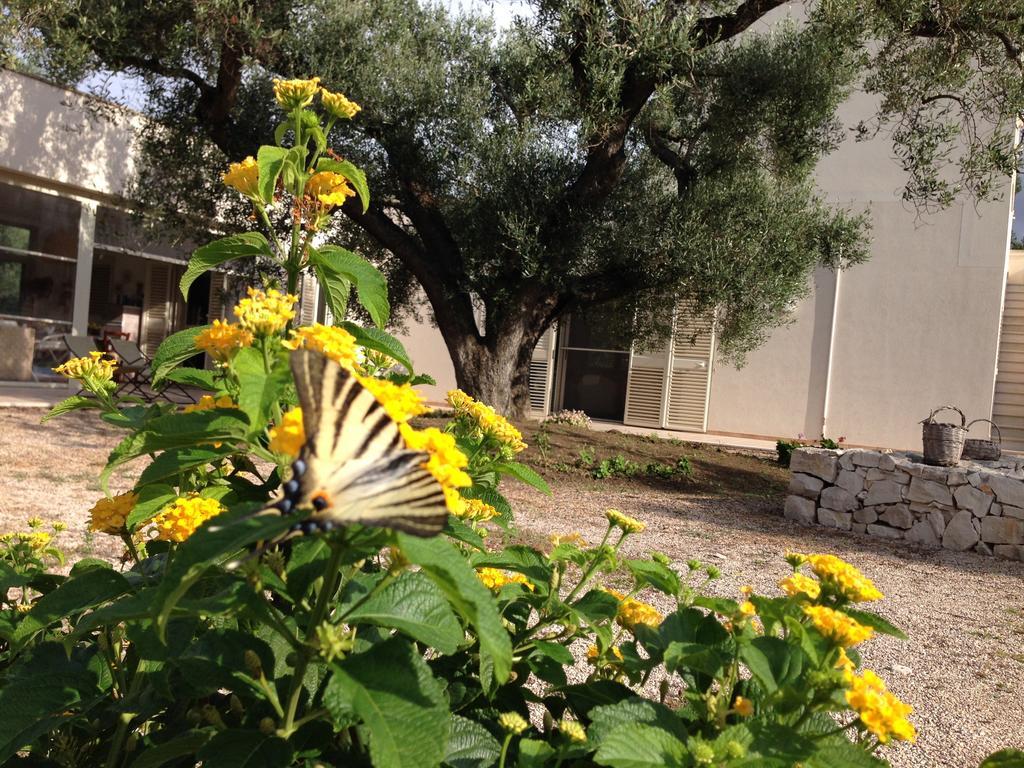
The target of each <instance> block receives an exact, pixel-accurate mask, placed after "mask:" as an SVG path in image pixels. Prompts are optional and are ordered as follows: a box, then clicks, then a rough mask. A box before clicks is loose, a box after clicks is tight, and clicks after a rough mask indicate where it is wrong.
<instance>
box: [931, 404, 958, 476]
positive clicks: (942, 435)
mask: <svg viewBox="0 0 1024 768" xmlns="http://www.w3.org/2000/svg"><path fill="white" fill-rule="evenodd" d="M939 411H956V412H957V413H959V414H960V426H959V427H958V426H957V425H956V424H943V423H940V422H937V421H935V414H936V413H938V412H939ZM966 422H967V418H966V417H965V416H964V412H963V411H961V410H960V409H959V408H957V407H956V406H955V405H943V406H941V407H939V408H936V409H935V410H934V411H932V412H931V413H930V414H928V418H927V419H925V420H924V421H922V422H921V425H922V429H921V432H922V438H923V440H924V463H925V464H933V465H935V466H938V467H955V466H956V465H957V464H958V463H959V462H960V454H961V453H962V452H963V450H964V440H965V439H966V437H967V429H966V427H965V426H964V425H965V424H966Z"/></svg>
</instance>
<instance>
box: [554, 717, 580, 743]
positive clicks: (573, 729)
mask: <svg viewBox="0 0 1024 768" xmlns="http://www.w3.org/2000/svg"><path fill="white" fill-rule="evenodd" d="M558 730H560V731H561V732H562V733H563V734H564V735H565V737H566V738H567V739H569V741H571V742H572V743H573V744H583V743H585V742H586V740H587V731H586V729H585V728H584V727H583V724H582V723H580V722H579V721H578V720H566V719H564V718H563V719H562V720H559V721H558Z"/></svg>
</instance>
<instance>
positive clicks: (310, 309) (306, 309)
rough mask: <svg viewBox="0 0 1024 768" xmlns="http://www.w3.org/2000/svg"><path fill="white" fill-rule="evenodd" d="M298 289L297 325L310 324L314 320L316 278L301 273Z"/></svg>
mask: <svg viewBox="0 0 1024 768" xmlns="http://www.w3.org/2000/svg"><path fill="white" fill-rule="evenodd" d="M299 291H300V295H299V312H298V315H299V317H298V320H299V325H312V324H313V323H315V322H316V300H317V285H316V278H314V277H313V276H312V275H308V274H307V275H303V276H302V282H301V283H300V288H299Z"/></svg>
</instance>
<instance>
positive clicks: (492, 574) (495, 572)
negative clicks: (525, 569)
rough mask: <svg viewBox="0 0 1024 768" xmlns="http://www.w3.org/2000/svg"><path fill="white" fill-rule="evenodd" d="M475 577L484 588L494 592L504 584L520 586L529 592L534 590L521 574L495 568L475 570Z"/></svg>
mask: <svg viewBox="0 0 1024 768" xmlns="http://www.w3.org/2000/svg"><path fill="white" fill-rule="evenodd" d="M476 575H477V578H478V579H480V581H482V582H483V584H484V586H485V587H487V588H488V589H492V590H494V591H495V592H497V591H498V590H499V589H501V588H502V587H504V586H505V585H506V584H522V585H523V586H524V587H526V588H527V589H528V590H530V591H531V592H533V590H534V586H533V584H531V583H530V581H529V579H527V578H526V577H525V576H523V574H521V573H515V572H507V571H502V570H499V569H497V568H477V569H476Z"/></svg>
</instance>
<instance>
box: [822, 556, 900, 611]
mask: <svg viewBox="0 0 1024 768" xmlns="http://www.w3.org/2000/svg"><path fill="white" fill-rule="evenodd" d="M805 560H806V562H807V563H809V564H810V566H811V570H812V571H814V574H815V575H816V576H817V577H818V578H819V579H820V580H821V586H822V588H823V589H825V590H826V591H830V592H834V593H835V594H837V595H841V596H842V597H844V598H846V599H847V600H849V601H851V602H854V603H863V602H868V601H871V600H881V599H882V598H883V597H884V595H883V594H882V593H881V592H879V591H878V589H876V588H875V585H874V584H872V583H871V580H870V579H869V578H867V577H866V576H865V575H864V574H863V573H861V572H860V571H859V570H857V568H855V567H854V566H852V565H850V564H849V563H847V562H846V561H845V560H841V559H840V558H838V557H836V556H835V555H807V556H806V557H805Z"/></svg>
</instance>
